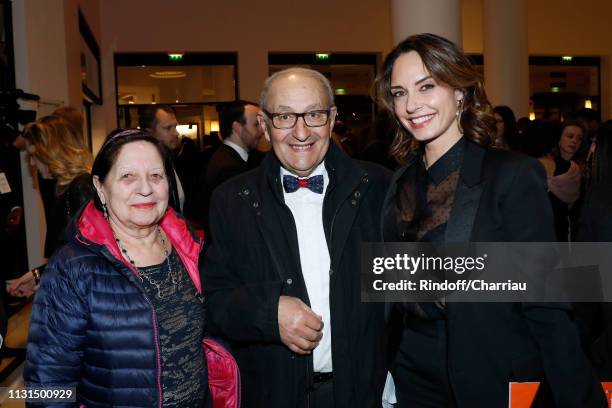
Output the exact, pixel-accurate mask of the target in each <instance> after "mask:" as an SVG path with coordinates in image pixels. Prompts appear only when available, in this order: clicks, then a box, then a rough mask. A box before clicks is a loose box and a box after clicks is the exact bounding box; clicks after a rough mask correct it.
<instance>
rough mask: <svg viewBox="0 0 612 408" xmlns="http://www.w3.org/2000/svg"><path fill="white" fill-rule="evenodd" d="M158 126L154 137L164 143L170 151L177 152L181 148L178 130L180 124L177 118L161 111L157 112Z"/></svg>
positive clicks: (154, 131) (154, 130)
mask: <svg viewBox="0 0 612 408" xmlns="http://www.w3.org/2000/svg"><path fill="white" fill-rule="evenodd" d="M155 120H156V123H157V124H156V125H155V129H153V136H154V137H155V138H156V139H157V140H159V141H160V142H162V143H163V144H164V145H165V146H166V147H167V148H168V149H170V150H175V149H176V148H178V147H179V133H178V130H176V127H177V125H178V122H177V120H176V116H174V115H173V114H172V113H168V112H166V111H163V110H161V109H158V110H157V112H155Z"/></svg>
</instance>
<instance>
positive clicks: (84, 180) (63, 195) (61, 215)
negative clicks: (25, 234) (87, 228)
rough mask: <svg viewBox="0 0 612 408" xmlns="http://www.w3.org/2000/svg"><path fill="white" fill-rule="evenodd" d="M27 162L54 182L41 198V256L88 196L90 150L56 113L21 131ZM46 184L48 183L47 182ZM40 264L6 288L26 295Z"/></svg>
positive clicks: (57, 241) (61, 240) (57, 242)
mask: <svg viewBox="0 0 612 408" xmlns="http://www.w3.org/2000/svg"><path fill="white" fill-rule="evenodd" d="M23 138H24V139H25V143H26V150H27V152H28V154H29V156H30V164H31V165H32V166H33V167H35V168H36V170H37V171H38V173H39V175H40V178H42V179H44V180H49V181H50V182H51V183H53V184H54V194H48V196H46V197H45V200H43V201H44V206H45V218H46V222H47V234H46V238H45V257H46V258H48V257H50V256H51V254H52V253H53V252H55V250H56V249H57V248H59V247H60V246H61V245H62V244H63V243H64V241H65V239H64V236H63V235H64V229H65V227H66V225H67V224H68V222H69V221H70V219H71V218H72V216H73V215H74V214H75V213H76V212H77V210H78V209H79V208H80V207H81V206H82V205H83V204H84V203H85V202H87V201H88V200H89V199H90V198H91V197H92V191H93V190H92V184H91V175H90V172H91V165H92V156H91V153H90V152H89V151H88V150H86V149H85V148H84V145H83V140H82V137H81V135H80V134H79V133H78V132H77V131H76V130H75V129H74V127H73V126H71V125H70V124H69V123H68V122H67V121H66V120H64V119H63V118H61V117H60V116H56V115H51V116H45V117H43V118H41V119H39V120H37V121H36V122H34V123H32V124H31V125H29V126H28V127H27V128H26V129H25V130H24V132H23ZM47 184H48V183H47ZM43 269H44V265H43V266H40V267H37V268H34V269H32V270H31V271H29V272H26V273H25V274H24V275H23V276H21V277H20V278H19V279H17V280H15V281H14V282H13V283H12V284H11V286H10V287H9V288H8V291H9V293H10V294H11V295H14V296H26V295H28V294H30V293H31V292H32V291H33V289H34V287H35V286H36V284H37V283H38V281H39V279H40V273H41V272H42V270H43Z"/></svg>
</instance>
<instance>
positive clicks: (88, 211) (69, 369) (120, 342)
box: [24, 202, 239, 407]
mask: <svg viewBox="0 0 612 408" xmlns="http://www.w3.org/2000/svg"><path fill="white" fill-rule="evenodd" d="M75 220H78V221H75V224H74V225H73V226H72V227H71V228H70V229H69V232H70V236H71V240H70V242H69V243H68V244H67V245H65V246H64V247H63V248H61V249H60V250H59V251H57V252H56V254H55V255H54V256H53V257H52V258H51V259H50V261H49V264H48V266H47V268H46V269H45V273H44V274H43V277H42V279H41V283H40V288H39V289H38V292H37V294H36V297H35V300H34V307H33V309H32V315H31V319H30V333H29V339H28V350H27V360H26V366H25V371H24V378H25V381H26V386H27V387H51V386H62V387H75V388H76V389H77V397H78V401H77V403H76V404H74V403H73V404H45V405H46V406H75V405H76V406H85V407H109V406H123V407H128V406H129V407H161V406H162V404H161V400H162V398H161V393H162V389H161V371H162V367H161V356H160V345H159V341H158V338H157V319H156V315H155V310H154V309H153V307H152V305H151V303H150V301H149V299H148V298H147V296H146V295H145V292H144V291H143V289H142V286H141V284H140V282H139V279H140V278H139V276H138V271H137V270H136V269H134V268H133V267H132V266H131V265H129V264H127V263H126V262H125V261H123V258H122V257H121V255H120V252H119V248H118V247H117V244H116V242H115V240H114V237H113V234H112V231H111V229H110V226H109V225H108V223H107V222H106V220H105V219H104V218H103V216H102V214H101V213H100V212H99V211H98V210H97V209H96V208H95V207H94V206H93V203H91V202H90V203H89V204H88V205H87V206H86V207H85V209H84V210H83V212H82V214H80V215H79V216H77V217H75ZM160 227H161V229H162V230H163V231H164V232H165V233H166V235H167V236H168V239H169V240H170V241H171V242H172V245H173V246H174V248H175V250H176V251H177V252H178V254H179V256H180V258H181V260H182V261H183V264H184V265H185V267H186V269H187V271H188V273H189V276H190V277H191V279H192V281H193V282H194V285H195V286H196V288H197V289H198V291H201V282H200V277H199V273H198V267H197V264H198V256H199V251H200V247H201V245H200V243H199V242H197V241H196V240H194V238H193V236H192V235H191V233H190V231H189V229H188V228H187V225H186V223H185V222H184V221H183V220H182V219H180V218H178V217H177V216H176V214H175V213H174V211H172V209H170V208H169V209H168V211H167V213H166V215H164V217H163V218H162V220H161V221H160ZM209 346H210V345H209ZM206 355H207V362H208V365H209V376H210V375H211V374H212V373H214V374H213V375H215V376H216V377H217V378H209V383H210V385H211V391H212V398H213V401H214V406H215V407H237V406H238V405H239V389H238V387H239V378H238V371H237V367H236V364H235V361H234V360H233V358H232V357H231V356H230V355H229V353H227V352H225V351H224V350H223V349H222V348H221V347H219V346H218V345H217V344H214V343H212V347H206ZM211 356H212V357H213V358H212V359H211ZM215 387H216V388H215Z"/></svg>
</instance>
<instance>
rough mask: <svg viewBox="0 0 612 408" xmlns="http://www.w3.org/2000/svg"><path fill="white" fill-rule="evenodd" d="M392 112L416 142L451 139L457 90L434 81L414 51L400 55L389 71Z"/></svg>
mask: <svg viewBox="0 0 612 408" xmlns="http://www.w3.org/2000/svg"><path fill="white" fill-rule="evenodd" d="M391 95H392V97H393V104H394V111H395V115H396V117H397V119H398V120H399V122H400V123H401V124H402V126H403V127H404V128H405V129H406V130H407V131H409V132H410V133H411V134H412V135H413V136H414V138H415V139H416V140H418V141H419V142H425V143H429V142H432V141H435V140H444V139H452V138H456V137H458V136H459V135H460V134H461V133H460V131H459V126H458V123H457V109H458V104H459V102H458V101H459V100H461V99H462V98H463V95H462V93H461V91H459V90H454V89H452V88H451V87H449V86H448V85H446V84H444V83H440V82H438V81H436V80H435V79H434V78H433V77H432V76H431V74H430V73H429V72H428V71H427V69H426V68H425V66H424V65H423V61H422V60H421V57H420V56H419V54H418V53H417V52H416V51H410V52H407V53H405V54H402V55H400V56H399V57H398V58H397V60H395V63H394V64H393V70H392V72H391Z"/></svg>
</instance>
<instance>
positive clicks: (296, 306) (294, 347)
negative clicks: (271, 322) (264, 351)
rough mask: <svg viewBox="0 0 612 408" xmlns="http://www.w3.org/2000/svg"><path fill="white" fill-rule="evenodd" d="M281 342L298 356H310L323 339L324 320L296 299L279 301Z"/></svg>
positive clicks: (285, 298)
mask: <svg viewBox="0 0 612 408" xmlns="http://www.w3.org/2000/svg"><path fill="white" fill-rule="evenodd" d="M278 330H279V332H280V337H281V341H282V342H283V344H285V346H287V347H289V350H291V351H293V352H294V353H297V354H310V352H311V350H313V349H314V348H315V347H317V345H318V344H319V340H321V337H323V319H322V317H321V316H319V315H317V314H315V313H314V312H313V311H312V309H310V308H309V307H308V306H306V304H305V303H304V302H302V301H301V300H300V299H298V298H296V297H291V296H281V297H280V298H279V299H278Z"/></svg>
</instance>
